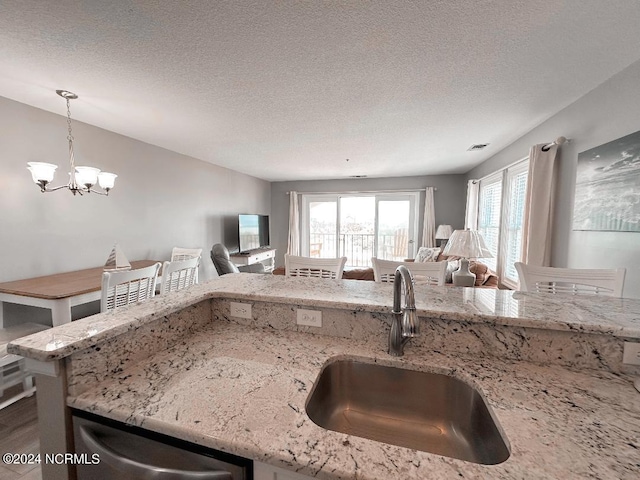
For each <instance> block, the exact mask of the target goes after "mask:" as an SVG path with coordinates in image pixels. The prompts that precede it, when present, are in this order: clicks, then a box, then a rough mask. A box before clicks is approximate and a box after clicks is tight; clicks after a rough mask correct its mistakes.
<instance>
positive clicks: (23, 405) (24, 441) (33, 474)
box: [0, 385, 42, 480]
mask: <svg viewBox="0 0 640 480" xmlns="http://www.w3.org/2000/svg"><path fill="white" fill-rule="evenodd" d="M21 389H22V386H21V385H17V386H15V387H12V388H9V389H7V391H6V392H5V393H6V394H8V396H9V395H11V394H13V393H14V392H19V391H20V390H21ZM5 398H6V397H0V402H2V401H3V400H4V399H5ZM38 435H39V434H38V414H37V412H36V396H35V395H34V396H32V397H27V398H23V399H21V400H18V401H17V402H16V403H14V404H13V405H9V406H8V407H6V408H4V409H2V410H0V454H2V455H4V454H5V453H23V454H37V453H39V451H40V440H39V436H38ZM0 480H42V474H41V473H40V467H39V466H37V465H17V464H16V465H7V464H5V463H4V462H2V461H0Z"/></svg>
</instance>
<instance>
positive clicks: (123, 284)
mask: <svg viewBox="0 0 640 480" xmlns="http://www.w3.org/2000/svg"><path fill="white" fill-rule="evenodd" d="M160 266H161V265H160V262H158V263H156V264H154V265H151V266H150V267H145V268H139V269H137V270H125V271H119V272H104V273H103V274H102V299H101V302H100V311H101V312H106V311H109V310H113V309H116V308H118V307H122V306H124V305H128V304H130V303H136V302H143V301H145V300H147V299H149V298H152V297H154V296H155V294H156V283H157V282H158V270H160Z"/></svg>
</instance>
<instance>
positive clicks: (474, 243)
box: [442, 230, 493, 258]
mask: <svg viewBox="0 0 640 480" xmlns="http://www.w3.org/2000/svg"><path fill="white" fill-rule="evenodd" d="M442 254H443V255H447V256H452V255H455V256H457V257H462V258H493V255H492V254H491V252H490V251H489V249H488V248H487V246H486V245H485V243H484V240H483V238H482V235H480V232H478V231H477V230H455V231H454V232H453V233H452V234H451V238H449V242H448V243H447V246H446V247H445V248H444V251H443V252H442Z"/></svg>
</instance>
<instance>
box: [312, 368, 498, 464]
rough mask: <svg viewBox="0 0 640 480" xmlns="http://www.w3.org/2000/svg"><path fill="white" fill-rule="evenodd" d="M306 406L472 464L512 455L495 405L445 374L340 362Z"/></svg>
mask: <svg viewBox="0 0 640 480" xmlns="http://www.w3.org/2000/svg"><path fill="white" fill-rule="evenodd" d="M306 410H307V415H309V418H310V419H311V420H312V421H313V422H314V423H315V424H316V425H318V426H320V427H323V428H326V429H328V430H333V431H336V432H342V433H347V434H349V435H355V436H358V437H364V438H368V439H370V440H377V441H379V442H384V443H390V444H393V445H398V446H400V447H407V448H412V449H414V450H422V451H424V452H429V453H435V454H438V455H444V456H446V457H452V458H457V459H460V460H466V461H469V462H474V463H482V464H485V465H494V464H497V463H502V462H504V461H505V460H506V459H507V458H509V454H510V452H509V447H508V446H507V445H508V442H507V440H506V439H505V438H504V437H503V436H502V434H501V432H500V429H499V427H498V425H497V420H496V419H495V417H494V416H493V414H492V413H491V407H489V406H488V405H487V404H486V402H485V401H484V399H483V398H482V396H481V395H480V394H479V393H478V392H477V391H476V390H475V389H474V388H473V387H471V386H469V385H468V384H466V383H465V382H463V381H461V380H458V379H456V378H453V377H450V376H448V375H441V374H437V373H427V372H418V371H415V370H406V369H402V368H395V367H387V366H382V365H376V364H370V363H364V362H357V361H353V360H338V361H335V362H333V363H330V364H328V365H326V366H325V367H324V368H323V370H322V372H320V375H319V376H318V379H317V380H316V383H315V385H314V388H313V390H312V391H311V393H310V394H309V397H308V398H307V404H306Z"/></svg>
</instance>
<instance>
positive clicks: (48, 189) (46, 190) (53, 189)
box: [42, 185, 69, 193]
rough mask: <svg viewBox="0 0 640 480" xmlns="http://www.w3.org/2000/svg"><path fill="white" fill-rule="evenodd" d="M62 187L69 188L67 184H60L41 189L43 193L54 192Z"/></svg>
mask: <svg viewBox="0 0 640 480" xmlns="http://www.w3.org/2000/svg"><path fill="white" fill-rule="evenodd" d="M62 188H69V185H60V186H58V187H53V188H46V189H45V190H42V191H43V192H44V193H49V192H55V191H56V190H60V189H62Z"/></svg>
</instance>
